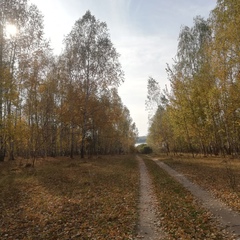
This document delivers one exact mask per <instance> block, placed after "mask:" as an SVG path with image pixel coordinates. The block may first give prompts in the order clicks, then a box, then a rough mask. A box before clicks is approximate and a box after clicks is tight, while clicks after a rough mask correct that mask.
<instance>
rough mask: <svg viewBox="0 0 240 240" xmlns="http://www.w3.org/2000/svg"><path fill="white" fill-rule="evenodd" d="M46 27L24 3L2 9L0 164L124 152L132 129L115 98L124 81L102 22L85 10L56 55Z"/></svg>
mask: <svg viewBox="0 0 240 240" xmlns="http://www.w3.org/2000/svg"><path fill="white" fill-rule="evenodd" d="M8 24H14V25H15V26H16V27H17V31H18V32H17V34H16V35H15V36H14V35H9V34H8V33H7V25H8ZM43 26H44V24H43V16H42V15H41V13H40V12H39V10H38V9H37V7H36V6H35V5H33V4H31V5H30V4H29V3H28V1H27V0H19V1H15V0H2V1H1V2H0V161H3V160H4V159H5V158H6V157H7V158H8V159H11V160H13V159H14V158H15V157H16V156H21V157H30V158H36V157H37V156H57V155H68V156H71V157H73V156H74V154H80V155H81V157H84V155H85V154H88V155H91V154H109V153H124V152H128V151H129V149H130V146H133V145H134V143H135V139H136V137H137V128H136V126H135V124H134V123H133V121H132V119H131V117H130V113H129V110H128V109H127V108H126V107H125V106H124V105H123V103H122V101H121V99H120V97H119V95H118V91H117V88H118V86H119V85H120V84H121V83H122V82H123V80H124V74H123V71H122V69H121V65H120V63H119V54H118V53H117V51H116V49H115V48H114V46H113V44H112V42H111V40H110V36H109V33H108V30H107V25H106V23H104V22H100V21H99V20H97V19H96V18H95V17H94V16H93V15H92V14H91V13H90V12H89V11H87V12H86V14H85V15H84V16H83V17H82V18H80V19H79V20H77V21H76V23H75V24H74V26H73V28H72V30H71V32H70V33H69V34H68V35H67V36H66V37H65V39H64V49H63V51H62V53H61V54H60V55H59V56H54V55H53V52H52V50H51V46H50V43H49V42H48V41H47V40H46V39H45V38H44V27H43Z"/></svg>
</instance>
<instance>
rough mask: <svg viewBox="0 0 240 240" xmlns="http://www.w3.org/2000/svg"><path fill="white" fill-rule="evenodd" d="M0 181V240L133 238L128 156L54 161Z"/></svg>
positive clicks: (132, 170) (133, 173)
mask: <svg viewBox="0 0 240 240" xmlns="http://www.w3.org/2000/svg"><path fill="white" fill-rule="evenodd" d="M1 171H2V170H1ZM5 174H6V173H5ZM0 176H1V177H0V190H1V191H0V210H1V212H2V214H1V216H0V238H1V239H17V238H18V239H25V238H26V237H28V238H29V239H71V238H75V239H132V238H133V236H134V227H135V223H136V218H137V198H138V192H137V189H138V172H137V163H136V161H135V160H132V159H129V158H128V157H127V156H124V157H114V158H105V157H104V158H101V159H92V160H90V161H89V162H88V163H84V162H81V161H80V160H79V159H78V160H69V159H66V158H65V159H62V160H59V159H55V160H51V161H50V160H49V161H45V162H43V163H42V164H40V163H39V164H38V167H37V169H36V170H35V172H34V173H30V172H25V169H22V171H20V172H19V173H15V174H12V175H11V176H10V175H9V176H8V175H7V176H8V177H7V176H6V177H5V178H4V177H3V174H2V173H1V175H0ZM3 178H4V179H3ZM16 189H17V190H16Z"/></svg>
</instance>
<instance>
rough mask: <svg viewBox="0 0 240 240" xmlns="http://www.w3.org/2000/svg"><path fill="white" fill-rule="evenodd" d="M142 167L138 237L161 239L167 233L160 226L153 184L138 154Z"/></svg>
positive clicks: (152, 239)
mask: <svg viewBox="0 0 240 240" xmlns="http://www.w3.org/2000/svg"><path fill="white" fill-rule="evenodd" d="M137 159H138V161H139V168H140V202H139V223H138V226H137V230H138V236H137V238H138V239H148V240H160V239H166V234H165V233H164V232H163V231H162V229H161V227H160V221H159V219H158V217H157V204H156V196H155V194H154V191H153V184H152V181H151V179H150V176H149V173H148V171H147V168H146V166H145V163H144V161H143V160H142V158H140V157H139V156H137Z"/></svg>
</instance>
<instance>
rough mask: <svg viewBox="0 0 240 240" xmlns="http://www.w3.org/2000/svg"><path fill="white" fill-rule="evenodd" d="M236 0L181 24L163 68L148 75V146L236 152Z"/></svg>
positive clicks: (239, 9)
mask: <svg viewBox="0 0 240 240" xmlns="http://www.w3.org/2000/svg"><path fill="white" fill-rule="evenodd" d="M239 25H240V2H239V1H237V0H218V1H217V4H216V7H215V8H214V9H213V10H212V11H211V13H210V15H209V18H208V19H207V20H205V19H203V18H202V17H200V16H197V17H195V18H194V24H193V26H192V27H188V26H182V28H181V30H180V33H179V39H178V48H177V53H176V56H175V58H174V63H173V64H172V65H167V68H166V71H167V73H168V79H169V83H170V87H166V88H165V89H162V88H160V82H159V81H157V80H155V79H154V78H151V77H150V78H149V79H148V95H147V100H146V109H147V110H148V112H149V122H150V127H149V136H148V140H147V142H148V144H149V145H150V146H151V147H152V148H153V149H155V150H156V151H162V152H166V153H170V152H172V153H179V152H188V153H191V154H192V155H195V154H203V155H205V156H206V155H209V154H210V155H222V156H225V155H232V156H238V155H239V153H240V94H239V92H240V31H239Z"/></svg>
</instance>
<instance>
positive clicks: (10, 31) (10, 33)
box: [6, 23, 17, 37]
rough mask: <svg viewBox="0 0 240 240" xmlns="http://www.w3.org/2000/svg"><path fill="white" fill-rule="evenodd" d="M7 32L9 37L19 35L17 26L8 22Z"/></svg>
mask: <svg viewBox="0 0 240 240" xmlns="http://www.w3.org/2000/svg"><path fill="white" fill-rule="evenodd" d="M6 34H7V37H14V36H16V35H17V27H16V26H15V25H14V24H11V23H7V24H6Z"/></svg>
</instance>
